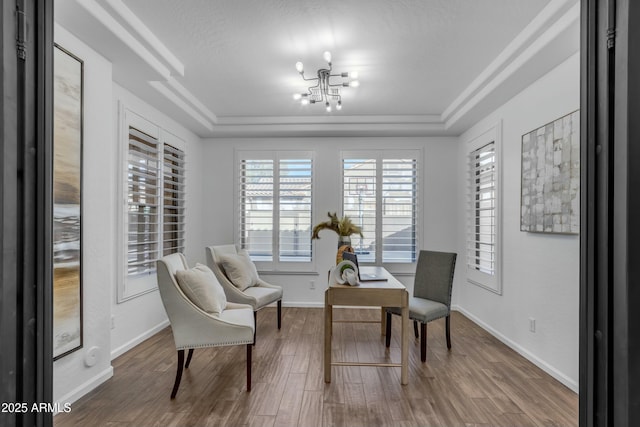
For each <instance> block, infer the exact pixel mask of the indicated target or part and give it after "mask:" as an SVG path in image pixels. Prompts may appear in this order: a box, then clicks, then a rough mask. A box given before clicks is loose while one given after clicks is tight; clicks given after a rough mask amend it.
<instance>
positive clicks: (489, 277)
mask: <svg viewBox="0 0 640 427" xmlns="http://www.w3.org/2000/svg"><path fill="white" fill-rule="evenodd" d="M494 136H495V135H494V134H493V132H489V133H488V134H485V135H483V137H481V138H478V139H477V140H475V141H474V142H473V144H472V147H473V148H472V151H471V152H470V153H469V163H468V170H469V189H468V195H469V208H468V224H467V277H468V279H469V281H470V282H472V283H475V284H477V285H480V286H482V287H485V288H487V289H489V290H491V291H493V292H496V293H501V289H500V282H499V280H498V272H499V268H498V267H499V256H498V249H499V247H498V242H499V239H498V237H499V218H498V215H499V209H498V187H499V183H498V176H499V175H498V173H497V168H498V162H497V144H496V139H495V138H494Z"/></svg>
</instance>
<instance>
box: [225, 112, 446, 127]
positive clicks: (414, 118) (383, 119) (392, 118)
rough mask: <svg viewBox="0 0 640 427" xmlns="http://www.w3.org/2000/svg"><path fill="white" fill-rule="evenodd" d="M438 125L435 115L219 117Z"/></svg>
mask: <svg viewBox="0 0 640 427" xmlns="http://www.w3.org/2000/svg"><path fill="white" fill-rule="evenodd" d="M380 123H382V124H418V125H422V124H437V125H443V122H442V120H440V116H439V115H436V114H433V115H388V116H337V115H322V116H262V117H242V116H233V117H230V116H229V117H218V120H217V124H218V125H238V126H252V125H268V124H278V125H305V124H309V125H315V124H323V125H331V124H380Z"/></svg>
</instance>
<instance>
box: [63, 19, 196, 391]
mask: <svg viewBox="0 0 640 427" xmlns="http://www.w3.org/2000/svg"><path fill="white" fill-rule="evenodd" d="M55 41H56V43H58V44H59V45H60V46H62V47H64V48H65V49H67V50H68V51H70V52H71V53H73V54H74V55H76V56H78V57H79V58H80V59H82V60H83V61H84V139H83V164H82V166H83V170H82V173H83V176H82V184H83V195H82V197H83V199H82V203H83V212H82V221H83V223H82V227H83V228H82V233H83V235H82V239H83V241H82V245H83V246H82V287H83V339H84V343H83V348H81V349H80V350H78V351H75V352H74V353H71V354H69V355H67V356H65V357H63V358H61V359H60V360H57V361H56V362H54V378H53V380H54V396H53V397H54V401H56V402H73V401H75V400H77V399H78V398H79V397H81V396H82V395H84V394H86V393H87V392H88V391H90V390H92V389H93V388H95V387H96V386H97V385H99V384H100V383H102V382H103V381H106V380H107V379H108V378H110V377H111V376H112V375H113V369H112V367H111V360H112V358H113V357H115V356H117V355H119V354H121V353H123V352H124V351H126V350H128V349H129V348H131V347H133V346H134V345H136V344H138V343H139V342H141V341H142V340H143V339H144V338H146V337H148V336H150V335H152V334H153V333H155V332H156V331H157V330H159V329H160V328H162V327H163V326H165V325H167V324H168V323H167V321H166V314H165V312H164V308H163V307H162V303H161V301H160V298H159V295H158V292H157V291H153V292H150V293H148V294H145V295H143V296H140V297H137V298H134V299H131V300H129V301H126V302H124V303H122V304H117V303H116V285H117V281H118V280H119V278H120V274H119V273H118V271H117V259H118V257H120V256H123V255H122V253H123V252H122V248H121V247H120V245H119V243H120V240H119V239H118V237H117V236H118V235H119V233H121V230H120V229H119V227H118V218H119V217H120V212H121V209H123V203H124V202H123V201H121V200H118V199H119V198H118V189H119V187H120V185H121V183H122V179H123V177H121V176H119V175H120V174H119V172H118V170H119V168H118V165H119V163H120V159H119V149H118V144H119V143H120V141H118V139H117V135H118V131H117V126H118V120H117V104H118V103H119V102H122V103H124V104H125V106H127V107H128V108H129V109H130V110H132V111H134V112H136V113H137V114H139V115H141V116H142V117H144V118H146V119H147V120H149V121H151V122H153V123H155V124H157V125H159V126H160V127H162V128H163V129H165V130H167V131H169V132H171V133H172V134H174V135H176V136H178V137H179V138H181V139H183V140H184V141H185V142H186V162H187V168H188V170H187V177H186V179H187V196H186V205H187V206H186V207H187V219H186V222H187V224H188V225H187V236H186V239H187V247H186V249H185V252H186V254H187V256H189V257H194V255H195V251H196V250H198V249H199V248H201V247H203V246H204V243H203V240H202V239H201V237H200V236H201V234H200V225H201V223H202V219H201V218H202V216H201V213H202V209H201V203H200V196H201V194H202V180H201V179H200V175H201V171H200V167H201V165H202V162H201V161H200V157H201V154H200V152H201V148H200V147H201V142H200V138H199V137H197V136H196V135H195V134H193V133H192V132H190V131H188V130H186V129H185V128H184V127H183V126H181V125H179V124H178V123H176V122H175V121H174V120H172V119H171V118H169V117H167V116H165V115H163V114H161V113H159V112H158V111H157V110H155V109H154V108H153V107H151V106H150V105H148V104H146V103H144V102H142V101H141V100H140V99H138V98H137V97H135V96H134V95H132V94H131V93H130V92H128V91H126V90H125V89H123V88H121V87H120V86H118V85H117V84H115V83H113V80H112V64H111V63H110V62H109V61H108V60H106V59H105V58H103V57H102V56H100V55H98V54H97V53H96V52H95V51H93V50H92V49H91V48H89V47H88V46H86V45H85V44H84V43H82V42H81V41H80V40H78V39H77V38H76V37H75V36H73V35H72V34H70V33H69V32H67V31H66V30H65V29H64V28H62V27H60V26H59V25H56V27H55ZM112 316H113V320H114V326H115V328H114V329H111V318H112ZM89 350H92V354H94V355H95V359H96V363H95V365H93V366H87V364H85V358H86V357H87V352H88V351H89Z"/></svg>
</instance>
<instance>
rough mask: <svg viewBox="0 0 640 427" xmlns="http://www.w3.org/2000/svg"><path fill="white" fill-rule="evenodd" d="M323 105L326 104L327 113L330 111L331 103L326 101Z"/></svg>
mask: <svg viewBox="0 0 640 427" xmlns="http://www.w3.org/2000/svg"><path fill="white" fill-rule="evenodd" d="M324 105H326V106H327V113H330V112H331V104H329V102H328V101H327V102H326V103H325V104H324Z"/></svg>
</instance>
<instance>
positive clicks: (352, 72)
mask: <svg viewBox="0 0 640 427" xmlns="http://www.w3.org/2000/svg"><path fill="white" fill-rule="evenodd" d="M349 77H350V78H352V79H357V78H358V72H357V71H349Z"/></svg>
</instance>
